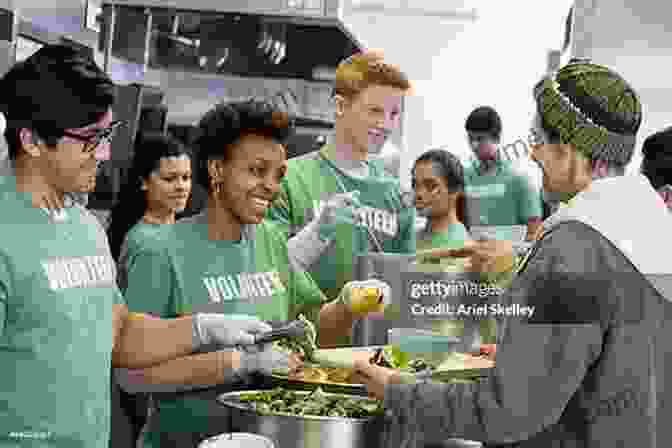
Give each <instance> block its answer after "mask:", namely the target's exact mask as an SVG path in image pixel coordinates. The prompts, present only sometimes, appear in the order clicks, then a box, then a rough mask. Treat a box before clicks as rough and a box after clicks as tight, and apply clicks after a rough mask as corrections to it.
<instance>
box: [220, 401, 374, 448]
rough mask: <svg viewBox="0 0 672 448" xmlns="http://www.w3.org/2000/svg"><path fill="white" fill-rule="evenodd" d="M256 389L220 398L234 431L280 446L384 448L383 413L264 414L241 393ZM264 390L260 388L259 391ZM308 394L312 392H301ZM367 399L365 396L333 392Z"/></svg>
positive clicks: (289, 447) (295, 447)
mask: <svg viewBox="0 0 672 448" xmlns="http://www.w3.org/2000/svg"><path fill="white" fill-rule="evenodd" d="M254 392H255V391H245V392H230V393H226V394H222V395H220V396H219V397H218V398H217V400H218V401H219V403H221V404H222V405H223V406H226V407H227V408H229V410H230V412H231V428H232V431H241V432H248V433H253V434H260V435H263V436H265V437H267V438H269V439H271V440H272V441H273V444H274V445H275V447H276V448H379V447H380V448H382V446H383V437H384V431H385V421H384V418H383V417H375V418H374V417H372V418H367V419H349V418H337V417H312V416H290V415H261V414H259V413H257V412H256V411H254V410H252V409H250V408H249V407H248V405H246V404H245V403H241V401H240V395H241V394H243V393H254ZM259 392H260V391H259ZM297 393H300V394H303V393H305V394H306V395H308V394H309V393H310V392H297ZM325 395H328V396H342V397H348V398H354V399H361V400H364V399H365V397H353V396H350V395H340V394H329V393H325Z"/></svg>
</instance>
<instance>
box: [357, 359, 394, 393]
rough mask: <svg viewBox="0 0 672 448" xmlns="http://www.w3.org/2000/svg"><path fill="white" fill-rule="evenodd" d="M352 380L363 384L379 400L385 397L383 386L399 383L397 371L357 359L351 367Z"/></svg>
mask: <svg viewBox="0 0 672 448" xmlns="http://www.w3.org/2000/svg"><path fill="white" fill-rule="evenodd" d="M352 379H353V382H354V383H357V384H364V385H365V386H366V389H367V391H368V393H369V395H370V396H371V397H373V398H377V399H379V400H384V399H385V386H386V385H388V384H401V383H402V378H401V375H400V374H399V372H397V371H396V370H393V369H388V368H386V367H380V366H376V365H373V364H371V363H370V362H369V361H368V360H365V359H357V360H356V361H355V366H354V369H353V378H352Z"/></svg>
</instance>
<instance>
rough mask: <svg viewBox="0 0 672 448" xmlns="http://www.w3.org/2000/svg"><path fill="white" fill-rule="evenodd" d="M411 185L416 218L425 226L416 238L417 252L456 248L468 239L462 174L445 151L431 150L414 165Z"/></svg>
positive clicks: (457, 161)
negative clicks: (423, 218) (439, 248)
mask: <svg viewBox="0 0 672 448" xmlns="http://www.w3.org/2000/svg"><path fill="white" fill-rule="evenodd" d="M411 185H412V187H413V191H414V194H415V207H416V210H417V213H418V215H420V216H424V217H425V218H427V226H426V227H425V229H423V230H422V231H421V232H420V233H419V234H418V236H417V243H416V244H417V249H418V250H424V249H433V248H436V247H450V248H460V247H462V246H464V243H465V241H467V240H468V239H469V232H468V231H467V228H466V227H465V226H464V218H465V216H464V213H465V205H464V171H463V168H462V163H461V162H460V160H459V159H458V158H457V157H455V156H454V155H453V154H451V153H450V152H448V151H445V150H442V149H433V150H430V151H427V152H426V153H424V154H423V155H421V156H420V157H418V159H417V160H416V161H415V165H414V166H413V171H412V177H411Z"/></svg>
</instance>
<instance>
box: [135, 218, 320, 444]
mask: <svg viewBox="0 0 672 448" xmlns="http://www.w3.org/2000/svg"><path fill="white" fill-rule="evenodd" d="M206 213H207V212H206ZM125 298H126V301H127V303H128V307H129V310H131V311H135V312H143V313H151V314H154V315H157V316H160V317H164V318H172V317H177V316H181V315H186V314H191V313H198V312H215V313H224V314H247V315H255V316H257V317H259V318H260V319H262V320H265V321H287V320H289V319H290V318H293V317H295V316H292V315H291V313H292V310H293V309H297V308H301V307H311V306H319V305H321V304H322V303H323V302H324V295H323V294H322V293H321V292H320V290H319V288H318V287H317V285H316V284H315V283H314V282H313V281H312V279H311V278H310V277H309V276H308V275H306V274H305V273H302V272H293V271H292V270H291V269H290V265H289V257H288V254H287V242H286V240H285V238H284V235H283V234H282V233H281V231H280V230H279V229H278V228H277V227H276V226H275V225H274V224H273V223H272V222H266V221H264V222H262V223H261V224H259V225H257V226H246V228H245V232H244V237H243V238H242V239H241V241H237V242H233V241H215V240H211V239H209V238H208V224H207V219H206V216H205V214H200V215H196V216H194V217H190V218H186V219H183V220H180V221H178V222H177V223H176V224H174V225H171V226H165V228H163V229H161V231H160V232H158V233H157V234H156V237H155V238H152V239H148V240H145V242H144V247H143V248H141V250H139V251H138V253H137V254H136V255H135V260H134V262H133V263H132V264H131V265H130V266H129V271H128V286H127V288H126V291H125ZM213 406H214V408H213ZM157 408H158V413H157V416H156V417H155V418H156V420H155V421H154V424H152V426H151V428H152V430H151V433H150V434H148V440H149V441H153V442H152V443H153V444H156V443H157V440H158V437H159V433H160V432H162V431H164V432H177V431H187V432H204V431H208V430H212V426H211V425H213V424H216V420H217V418H215V417H214V415H216V413H217V409H216V408H217V405H216V403H214V401H213V400H212V398H210V399H205V398H200V397H198V396H196V394H191V395H190V394H186V395H185V396H184V398H180V399H170V400H158V403H157ZM209 416H210V417H211V418H210V419H209V418H208V417H209ZM219 418H221V417H219Z"/></svg>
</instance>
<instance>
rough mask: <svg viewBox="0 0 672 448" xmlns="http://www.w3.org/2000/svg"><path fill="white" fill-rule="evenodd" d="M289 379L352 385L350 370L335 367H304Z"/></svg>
mask: <svg viewBox="0 0 672 448" xmlns="http://www.w3.org/2000/svg"><path fill="white" fill-rule="evenodd" d="M289 378H290V379H293V380H298V381H305V382H307V383H326V382H329V383H340V384H352V369H343V368H337V367H306V368H304V369H302V370H301V371H300V372H296V373H294V374H292V375H290V376H289Z"/></svg>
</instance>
